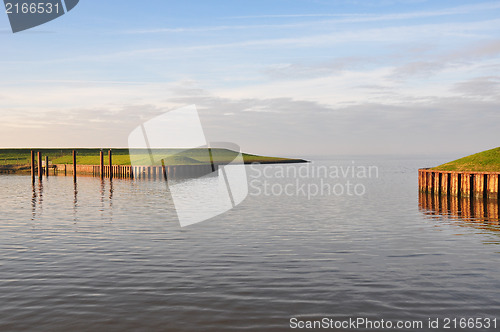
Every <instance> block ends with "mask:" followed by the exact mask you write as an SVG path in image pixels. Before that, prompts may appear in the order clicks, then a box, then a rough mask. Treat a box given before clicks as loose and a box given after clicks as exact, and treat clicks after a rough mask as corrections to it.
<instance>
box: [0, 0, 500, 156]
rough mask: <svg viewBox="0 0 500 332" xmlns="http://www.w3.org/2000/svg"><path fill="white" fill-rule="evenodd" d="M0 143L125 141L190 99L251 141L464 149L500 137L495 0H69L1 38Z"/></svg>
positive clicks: (415, 150)
mask: <svg viewBox="0 0 500 332" xmlns="http://www.w3.org/2000/svg"><path fill="white" fill-rule="evenodd" d="M0 40H1V41H2V43H1V45H2V47H1V53H0V146H1V147H127V137H128V135H129V134H130V132H131V131H132V130H133V129H134V128H136V127H137V126H138V125H140V124H141V123H143V122H144V121H147V120H149V119H151V118H154V117H155V116H158V115H161V114H163V113H165V112H167V111H170V110H174V109H177V108H180V107H183V106H186V105H193V104H194V105H196V107H197V108H198V111H199V113H200V117H201V120H202V123H203V126H204V130H205V135H206V136H207V139H208V140H209V141H228V142H233V143H236V144H238V145H240V146H241V148H242V150H243V151H245V152H250V153H258V154H268V155H280V156H295V157H296V156H309V155H325V156H326V155H346V154H349V155H364V154H386V155H387V154H390V155H412V154H418V155H422V154H435V155H437V154H443V153H448V154H449V153H452V154H458V155H467V154H470V153H474V152H479V151H483V150H487V149H490V148H494V147H497V146H500V135H499V128H500V112H499V111H500V1H462V0H453V1H444V0H432V1H427V0H374V1H362V0H338V1H333V0H331V1H330V0H265V1H261V0H252V1H234V0H232V1H222V0H212V1H206V0H203V1H198V0H192V1H170V0H150V1H127V0H106V1H102V0H80V3H79V5H78V6H77V7H75V8H74V9H73V10H72V11H71V12H69V13H67V14H66V15H64V16H62V17H60V18H58V19H56V20H54V21H51V22H49V23H47V24H44V25H42V26H39V27H36V28H33V29H30V30H27V31H24V32H19V33H16V34H13V33H12V32H11V30H10V26H9V21H8V18H7V15H6V14H1V13H0Z"/></svg>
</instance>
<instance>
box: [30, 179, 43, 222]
mask: <svg viewBox="0 0 500 332" xmlns="http://www.w3.org/2000/svg"><path fill="white" fill-rule="evenodd" d="M42 203H43V182H42V181H38V183H36V182H33V183H32V196H31V220H35V219H36V218H37V214H41V213H42Z"/></svg>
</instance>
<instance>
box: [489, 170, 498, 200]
mask: <svg viewBox="0 0 500 332" xmlns="http://www.w3.org/2000/svg"><path fill="white" fill-rule="evenodd" d="M487 182H488V186H487V187H488V198H491V199H498V174H488V181H487Z"/></svg>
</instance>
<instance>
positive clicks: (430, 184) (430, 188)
mask: <svg viewBox="0 0 500 332" xmlns="http://www.w3.org/2000/svg"><path fill="white" fill-rule="evenodd" d="M212 172H214V167H213V166H212ZM433 175H434V173H433V172H430V171H427V192H428V193H431V194H432V193H434V188H433V185H434V178H433Z"/></svg>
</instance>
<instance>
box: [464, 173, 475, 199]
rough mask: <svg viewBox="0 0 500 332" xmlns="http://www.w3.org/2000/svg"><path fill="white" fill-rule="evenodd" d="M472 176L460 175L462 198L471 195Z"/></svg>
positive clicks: (467, 174)
mask: <svg viewBox="0 0 500 332" xmlns="http://www.w3.org/2000/svg"><path fill="white" fill-rule="evenodd" d="M473 178H474V177H473V175H472V174H471V173H463V174H462V192H461V195H462V197H470V195H471V190H472V186H471V180H472V179H473Z"/></svg>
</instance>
